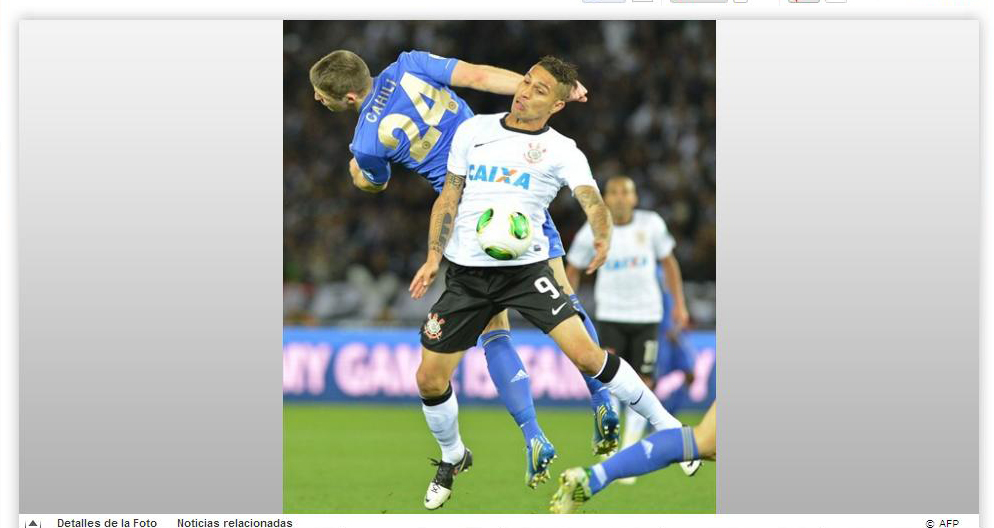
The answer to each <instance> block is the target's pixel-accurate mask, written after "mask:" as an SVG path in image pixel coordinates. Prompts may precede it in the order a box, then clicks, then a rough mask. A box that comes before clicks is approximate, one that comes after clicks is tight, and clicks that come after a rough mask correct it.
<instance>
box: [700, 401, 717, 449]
mask: <svg viewBox="0 0 994 528" xmlns="http://www.w3.org/2000/svg"><path fill="white" fill-rule="evenodd" d="M717 407H718V402H715V403H712V404H711V408H710V409H708V412H707V413H705V414H704V418H702V419H701V423H699V424H697V426H696V427H694V439H695V440H696V444H697V452H698V453H699V454H700V455H701V458H703V459H707V460H714V459H715V458H716V457H717V455H718V446H717V435H716V433H715V431H716V426H717V421H718V420H717V410H716V409H717Z"/></svg>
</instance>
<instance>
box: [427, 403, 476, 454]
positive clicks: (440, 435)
mask: <svg viewBox="0 0 994 528" xmlns="http://www.w3.org/2000/svg"><path fill="white" fill-rule="evenodd" d="M421 410H422V411H424V413H425V421H427V422H428V429H431V434H433V435H434V436H435V440H436V441H438V447H440V448H442V462H448V463H450V464H455V463H456V462H459V461H460V460H462V457H463V455H465V454H466V446H464V445H463V443H462V438H460V437H459V403H458V402H456V395H455V393H453V394H452V395H451V396H449V399H447V400H445V401H444V402H442V403H440V404H438V405H430V406H429V405H425V404H423V403H422V404H421Z"/></svg>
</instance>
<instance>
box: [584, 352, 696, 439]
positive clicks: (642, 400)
mask: <svg viewBox="0 0 994 528" xmlns="http://www.w3.org/2000/svg"><path fill="white" fill-rule="evenodd" d="M604 355H605V358H604V360H605V361H607V352H605V353H604ZM618 360H619V365H618V372H617V373H616V374H615V375H614V378H612V379H611V381H608V382H604V380H602V379H601V382H602V383H604V385H605V386H606V387H607V388H608V390H610V391H611V394H614V395H615V396H617V397H618V399H619V400H621V402H622V403H626V404H628V405H629V406H630V407H631V408H632V409H634V410H635V412H637V413H639V414H641V415H642V416H643V417H645V418H646V419H647V420H649V423H650V424H652V428H653V429H655V430H657V431H659V430H661V429H673V428H674V427H681V426H682V425H683V424H681V423H680V420H677V419H676V418H674V417H673V415H672V414H670V413H668V412H666V409H664V408H663V404H662V403H659V399H658V398H656V395H655V394H654V393H653V392H652V391H651V390H650V389H649V387H647V386H646V385H645V382H644V381H642V378H640V377H639V375H638V374H636V373H635V369H633V368H632V366H631V365H629V364H628V362H627V361H625V360H624V359H622V358H618ZM598 379H600V378H598Z"/></svg>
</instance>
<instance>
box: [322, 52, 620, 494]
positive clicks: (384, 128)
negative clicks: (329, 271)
mask: <svg viewBox="0 0 994 528" xmlns="http://www.w3.org/2000/svg"><path fill="white" fill-rule="evenodd" d="M521 79H522V76H521V75H520V74H517V73H515V72H512V71H508V70H504V69H501V68H496V67H493V66H486V65H478V64H471V63H468V62H464V61H461V60H457V59H451V58H444V57H438V56H436V55H432V54H430V53H427V52H424V51H409V52H405V53H401V54H400V56H399V57H397V60H396V62H394V63H393V64H390V65H389V66H387V67H386V68H384V69H383V71H381V72H380V74H379V75H377V76H376V77H372V76H371V75H370V72H369V68H368V66H367V65H366V63H365V62H364V61H363V60H362V58H360V57H359V56H358V55H356V54H355V53H352V52H350V51H346V50H338V51H334V52H332V53H329V54H328V55H326V56H325V57H323V58H322V59H321V60H319V61H318V62H317V63H315V64H314V65H313V66H312V67H311V70H310V80H311V84H312V85H313V87H314V98H315V99H316V100H317V101H319V102H320V103H321V104H322V105H324V106H325V107H326V108H328V109H329V110H331V111H333V112H338V111H348V110H353V111H356V112H358V113H359V121H358V123H357V124H356V128H355V132H354V136H353V139H352V142H351V144H350V145H349V149H350V151H351V152H352V154H353V156H354V157H353V159H352V160H351V161H350V163H349V172H350V174H351V175H352V182H353V184H354V185H355V186H356V187H357V188H359V189H361V190H363V191H367V192H381V191H383V190H384V189H386V187H387V184H388V183H389V181H390V164H391V163H400V164H402V165H404V166H405V167H407V168H409V169H411V170H413V171H415V172H417V173H419V174H421V175H422V176H423V177H425V179H427V180H428V181H429V182H430V183H431V184H432V186H433V187H434V189H435V190H436V192H440V191H441V190H442V186H443V184H444V182H445V175H446V163H447V160H448V157H449V147H450V144H451V142H452V138H453V136H454V135H455V132H456V129H457V128H458V126H459V125H460V124H461V123H462V122H464V121H465V120H467V119H469V118H470V117H472V116H473V111H472V110H471V109H470V108H469V105H468V104H466V102H465V101H463V100H462V99H461V98H460V97H459V96H458V95H456V94H455V93H454V92H453V91H452V90H451V89H450V87H458V88H473V89H476V90H482V91H486V92H491V93H495V94H503V95H511V94H513V93H514V91H515V88H516V87H517V86H518V84H519V83H520V81H521ZM566 100H567V101H580V102H583V101H586V89H585V88H583V86H582V85H580V84H579V83H577V86H576V87H575V88H574V89H573V90H572V91H571V93H570V94H569V96H568V97H567V99H566ZM542 226H543V230H544V231H545V232H547V233H551V234H552V244H553V247H552V249H551V251H550V255H551V257H552V258H555V259H556V261H557V265H556V269H558V272H557V274H556V277H557V280H559V281H560V284H563V285H565V284H566V278H565V277H566V273H565V268H564V267H563V264H562V259H561V258H560V257H562V256H563V255H564V254H565V251H564V249H563V246H562V241H561V240H560V239H559V234H558V232H557V231H556V228H555V225H554V224H553V223H552V217H551V216H549V215H548V213H546V215H545V222H544V223H543V224H542ZM567 288H568V286H567ZM567 293H568V295H569V297H570V300H571V302H572V303H573V306H574V307H575V308H576V309H577V310H578V311H580V312H581V313H585V312H584V311H583V307H582V306H581V305H580V302H579V299H578V298H577V297H576V295H574V294H573V292H572V291H571V290H570V291H568V292H567ZM585 324H587V328H588V331H589V332H590V333H591V336H593V338H594V339H595V340H596V339H597V335H596V332H595V330H594V327H593V324H592V323H589V322H587V323H585ZM482 330H483V332H482V335H481V336H480V345H481V346H482V348H483V349H484V354H485V356H486V359H487V369H488V371H489V374H490V377H491V379H492V380H493V382H494V386H495V387H496V388H497V393H498V395H499V396H500V398H501V401H502V402H503V403H504V405H505V407H506V408H507V410H508V412H509V413H510V414H511V416H512V417H513V418H514V421H515V423H517V425H518V427H519V428H520V429H521V431H522V434H523V435H524V440H525V445H526V457H527V458H528V459H529V460H531V459H532V456H533V455H534V456H536V457H538V458H537V459H536V460H535V467H534V473H533V474H532V475H530V476H529V479H528V482H527V484H528V485H529V486H532V487H534V486H535V485H536V484H537V483H538V482H539V481H540V480H543V479H548V471H547V470H545V466H547V465H548V463H549V461H551V457H552V456H554V450H553V449H551V444H550V445H549V446H548V447H549V448H548V449H545V450H544V454H542V456H539V454H538V453H534V452H533V451H535V445H536V444H535V442H533V441H532V440H533V439H535V438H541V439H544V434H543V433H542V430H541V428H540V427H539V426H538V422H537V416H536V413H535V404H534V401H533V399H532V394H531V384H530V380H529V379H528V374H527V371H526V369H525V367H524V365H523V364H522V362H521V359H520V357H519V356H518V354H517V351H516V350H515V349H514V346H513V344H512V342H511V335H510V322H509V321H508V318H507V312H506V311H503V312H501V313H497V314H495V315H494V316H493V319H491V320H490V322H489V324H487V326H486V328H484V329H482ZM584 381H585V382H586V384H587V388H588V389H589V391H590V394H591V407H592V408H593V412H594V434H593V444H594V452H595V453H611V452H614V451H615V450H616V449H617V445H618V424H619V420H618V416H617V414H616V413H615V412H614V411H613V409H612V407H611V402H610V398H609V396H608V392H607V390H605V389H604V386H603V384H601V383H600V382H599V381H597V380H595V379H593V378H592V377H590V376H584ZM546 444H548V441H547V440H544V441H543V442H542V443H541V445H542V446H543V447H544V446H546ZM539 451H541V449H539Z"/></svg>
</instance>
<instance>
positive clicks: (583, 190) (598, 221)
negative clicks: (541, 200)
mask: <svg viewBox="0 0 994 528" xmlns="http://www.w3.org/2000/svg"><path fill="white" fill-rule="evenodd" d="M573 196H575V197H576V200H577V201H578V202H580V206H581V207H583V212H584V213H585V214H586V215H587V221H588V222H590V228H591V229H592V230H593V231H594V258H593V259H592V260H591V261H590V265H588V266H587V275H591V274H593V273H594V272H595V271H597V268H599V267H601V265H603V264H604V261H605V260H607V250H608V248H610V247H611V225H612V222H611V211H609V210H608V208H607V206H606V205H604V199H603V198H601V193H600V192H599V191H598V190H597V188H596V187H594V186H592V185H581V186H579V187H577V188H576V189H575V190H574V191H573Z"/></svg>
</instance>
